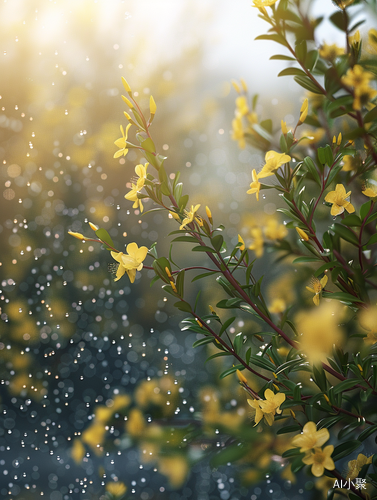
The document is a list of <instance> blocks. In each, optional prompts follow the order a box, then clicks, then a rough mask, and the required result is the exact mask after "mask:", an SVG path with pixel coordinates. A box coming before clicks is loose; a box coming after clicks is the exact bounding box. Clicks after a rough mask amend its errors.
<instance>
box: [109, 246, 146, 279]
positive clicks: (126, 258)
mask: <svg viewBox="0 0 377 500" xmlns="http://www.w3.org/2000/svg"><path fill="white" fill-rule="evenodd" d="M126 251H127V254H124V253H123V252H111V256H112V258H113V259H115V260H116V261H117V262H119V266H118V269H117V272H116V278H115V281H118V280H120V278H121V277H122V276H123V275H124V273H127V275H128V277H129V279H130V281H131V283H133V282H134V281H135V277H136V271H141V270H142V269H143V260H145V258H146V256H147V253H148V248H147V247H140V248H139V247H138V246H137V243H134V242H133V243H129V244H128V245H127V248H126Z"/></svg>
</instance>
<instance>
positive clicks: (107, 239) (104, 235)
mask: <svg viewBox="0 0 377 500" xmlns="http://www.w3.org/2000/svg"><path fill="white" fill-rule="evenodd" d="M96 236H97V238H98V239H100V240H101V241H103V242H104V243H105V244H107V245H108V246H109V247H113V248H114V243H113V240H112V239H111V236H110V235H109V233H108V232H107V231H106V229H103V228H102V227H100V228H99V229H97V231H96ZM111 250H112V249H111Z"/></svg>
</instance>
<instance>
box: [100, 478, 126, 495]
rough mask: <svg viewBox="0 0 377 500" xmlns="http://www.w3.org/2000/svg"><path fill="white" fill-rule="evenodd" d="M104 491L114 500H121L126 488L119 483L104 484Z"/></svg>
mask: <svg viewBox="0 0 377 500" xmlns="http://www.w3.org/2000/svg"><path fill="white" fill-rule="evenodd" d="M105 488H106V491H107V492H108V493H110V495H112V496H113V497H115V498H116V499H118V498H122V496H123V495H124V494H125V493H126V491H127V486H126V485H125V484H124V483H122V482H121V481H118V482H111V483H107V484H106V487H105Z"/></svg>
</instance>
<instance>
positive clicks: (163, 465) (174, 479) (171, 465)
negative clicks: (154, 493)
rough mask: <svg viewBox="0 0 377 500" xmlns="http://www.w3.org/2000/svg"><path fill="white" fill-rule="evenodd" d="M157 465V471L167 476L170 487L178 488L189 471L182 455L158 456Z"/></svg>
mask: <svg viewBox="0 0 377 500" xmlns="http://www.w3.org/2000/svg"><path fill="white" fill-rule="evenodd" d="M157 467H158V471H159V472H160V473H161V474H163V475H164V476H166V477H167V478H168V480H169V483H170V486H171V487H172V488H180V487H181V486H182V485H183V483H184V482H185V480H186V477H187V475H188V473H189V471H190V469H189V465H188V463H187V460H186V458H185V457H184V456H183V455H175V456H171V457H166V456H165V457H159V459H158V464H157Z"/></svg>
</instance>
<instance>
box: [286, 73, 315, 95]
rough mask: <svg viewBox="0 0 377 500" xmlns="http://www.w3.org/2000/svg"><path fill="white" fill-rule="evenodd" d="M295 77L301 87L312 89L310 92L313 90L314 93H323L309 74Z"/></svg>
mask: <svg viewBox="0 0 377 500" xmlns="http://www.w3.org/2000/svg"><path fill="white" fill-rule="evenodd" d="M293 79H294V81H295V82H296V83H298V84H299V85H300V87H303V88H304V89H306V90H310V92H313V93H314V94H322V91H321V90H320V89H319V88H318V87H317V85H315V84H314V83H313V82H312V81H311V80H310V78H308V77H307V76H305V77H304V76H295V77H294V78H293Z"/></svg>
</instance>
